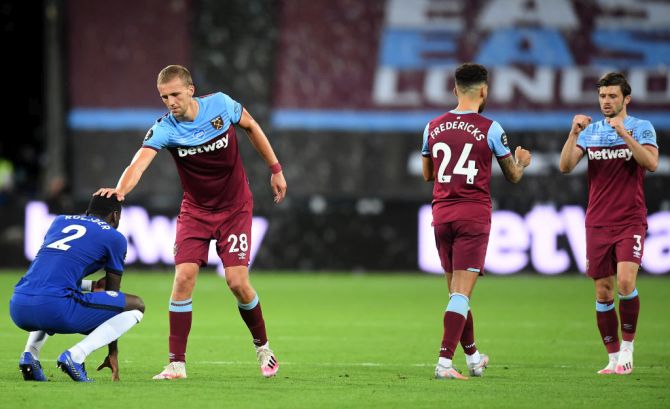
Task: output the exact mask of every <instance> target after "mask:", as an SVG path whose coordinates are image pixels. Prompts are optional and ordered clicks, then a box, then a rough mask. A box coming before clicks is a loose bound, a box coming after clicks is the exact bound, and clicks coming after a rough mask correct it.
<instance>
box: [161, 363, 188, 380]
mask: <svg viewBox="0 0 670 409" xmlns="http://www.w3.org/2000/svg"><path fill="white" fill-rule="evenodd" d="M183 378H186V363H185V362H178V361H175V362H170V363H169V364H168V365H167V366H166V367H165V368H163V372H161V373H159V374H158V375H156V376H154V377H153V379H183Z"/></svg>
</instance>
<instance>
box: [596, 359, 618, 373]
mask: <svg viewBox="0 0 670 409" xmlns="http://www.w3.org/2000/svg"><path fill="white" fill-rule="evenodd" d="M615 370H616V361H609V362H608V363H607V366H606V367H604V368H603V369H601V370H599V371H598V375H614V374H615V373H616V372H615Z"/></svg>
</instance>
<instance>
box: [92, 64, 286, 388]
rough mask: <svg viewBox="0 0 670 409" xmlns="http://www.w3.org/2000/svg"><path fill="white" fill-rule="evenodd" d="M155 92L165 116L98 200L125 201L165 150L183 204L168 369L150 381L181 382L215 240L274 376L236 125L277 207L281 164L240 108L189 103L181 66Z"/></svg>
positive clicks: (215, 100)
mask: <svg viewBox="0 0 670 409" xmlns="http://www.w3.org/2000/svg"><path fill="white" fill-rule="evenodd" d="M157 86H158V93H159V95H160V97H161V98H162V100H163V103H164V104H165V106H166V107H167V108H168V109H169V111H170V112H169V113H167V114H166V115H164V116H163V117H161V118H159V119H158V120H157V121H156V123H155V124H154V125H153V126H152V127H151V129H149V131H148V132H147V134H146V136H145V138H144V142H143V144H142V147H141V148H140V149H139V151H138V152H137V153H136V154H135V156H134V157H133V159H132V161H131V163H130V165H129V166H128V167H127V168H126V170H125V171H124V172H123V174H122V175H121V178H120V179H119V181H118V183H117V185H116V188H102V189H100V190H98V191H97V192H96V193H95V194H96V195H103V196H109V195H112V194H116V195H117V197H118V198H119V200H124V198H125V196H126V195H127V194H128V193H130V192H131V191H132V190H133V188H134V187H135V186H136V185H137V183H138V182H139V180H140V178H141V176H142V173H143V172H144V171H145V170H146V169H147V167H148V166H149V164H150V163H151V161H152V160H153V159H154V157H155V156H156V154H157V153H158V151H159V150H161V149H163V148H166V149H167V150H168V151H169V152H170V154H171V155H172V157H173V159H174V161H175V163H176V165H177V170H178V172H179V177H180V179H181V185H182V188H183V189H184V197H183V200H182V203H181V209H180V211H179V217H178V219H177V237H176V241H175V247H174V249H175V264H176V269H175V270H176V271H175V279H174V284H173V286H172V295H171V297H170V306H169V315H170V339H169V346H170V363H169V364H168V365H167V366H166V367H165V368H164V370H163V371H162V372H161V373H159V374H158V375H156V376H154V379H178V378H186V365H185V363H186V342H187V340H188V335H189V332H190V329H191V314H192V301H191V295H192V293H193V289H194V287H195V281H196V278H197V275H198V271H199V269H200V267H202V266H204V265H205V264H206V263H207V253H208V250H209V243H210V241H211V240H216V249H217V253H218V255H219V257H220V258H221V260H222V261H223V265H224V269H225V274H226V282H227V283H228V287H229V288H230V290H231V291H232V292H233V294H234V295H235V297H236V298H237V302H238V307H239V312H240V315H241V316H242V319H243V320H244V322H245V324H246V325H247V327H248V328H249V331H250V332H251V335H252V338H253V343H254V346H255V348H256V356H257V359H258V362H259V364H260V368H261V373H262V375H263V376H265V377H271V376H274V375H275V374H276V373H277V370H278V369H279V363H278V362H277V359H276V358H275V356H274V353H273V352H272V350H271V349H270V346H269V343H268V339H267V335H266V331H265V321H264V320H263V312H262V310H261V304H260V302H259V299H258V295H257V294H256V291H255V290H254V289H253V287H252V286H251V284H250V282H249V270H248V265H249V251H250V248H251V218H252V208H253V200H252V196H251V191H250V190H249V184H248V181H247V176H246V173H245V171H244V167H243V165H242V160H241V158H240V153H239V149H238V147H237V143H238V140H237V134H236V132H235V125H236V124H237V125H239V126H240V127H241V128H242V129H244V130H245V131H246V133H247V135H248V136H249V140H250V141H251V144H252V145H253V146H254V148H255V149H256V150H257V151H258V153H259V154H260V156H261V157H262V158H263V160H264V161H265V163H266V164H267V165H268V167H269V170H270V171H271V175H272V176H271V177H270V185H271V187H272V190H273V193H274V200H275V202H276V203H281V202H282V201H283V200H284V196H285V195H286V181H285V180H284V175H283V173H282V168H281V165H280V164H279V161H278V160H277V157H276V156H275V153H274V151H273V150H272V146H271V145H270V142H269V141H268V138H267V137H266V136H265V134H264V133H263V130H262V129H261V127H260V126H259V125H258V123H256V121H255V120H254V118H253V117H252V116H251V115H250V114H249V112H247V110H246V109H244V108H243V107H242V105H240V104H239V103H238V102H236V101H235V100H233V99H232V98H230V97H229V96H228V95H226V94H224V93H221V92H217V93H214V94H210V95H205V96H202V97H194V96H193V94H194V92H195V87H194V85H193V80H192V78H191V74H190V73H189V71H188V70H187V69H186V68H185V67H182V66H180V65H170V66H167V67H165V68H164V69H163V70H161V72H160V73H159V74H158V80H157Z"/></svg>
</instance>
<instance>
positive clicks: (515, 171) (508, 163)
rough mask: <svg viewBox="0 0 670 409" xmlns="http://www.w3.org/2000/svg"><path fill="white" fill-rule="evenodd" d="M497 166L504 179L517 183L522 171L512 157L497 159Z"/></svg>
mask: <svg viewBox="0 0 670 409" xmlns="http://www.w3.org/2000/svg"><path fill="white" fill-rule="evenodd" d="M498 164H499V165H500V169H502V172H503V174H504V175H505V179H507V180H509V181H510V182H514V183H516V182H518V181H519V180H520V179H521V175H522V171H521V170H520V166H519V165H517V163H516V160H515V159H514V157H513V156H512V155H510V156H507V157H506V158H502V159H498Z"/></svg>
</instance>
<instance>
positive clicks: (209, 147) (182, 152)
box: [177, 134, 228, 158]
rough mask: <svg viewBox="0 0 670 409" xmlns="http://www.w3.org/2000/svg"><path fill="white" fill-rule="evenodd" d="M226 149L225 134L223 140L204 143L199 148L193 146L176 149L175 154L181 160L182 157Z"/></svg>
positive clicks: (226, 136)
mask: <svg viewBox="0 0 670 409" xmlns="http://www.w3.org/2000/svg"><path fill="white" fill-rule="evenodd" d="M227 147H228V134H225V135H224V136H223V138H221V139H217V140H216V141H214V142H211V143H205V144H202V145H200V146H194V147H192V148H177V153H178V154H179V157H181V158H183V157H184V156H189V155H197V154H199V153H203V152H213V151H217V150H219V149H225V148H227Z"/></svg>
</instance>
